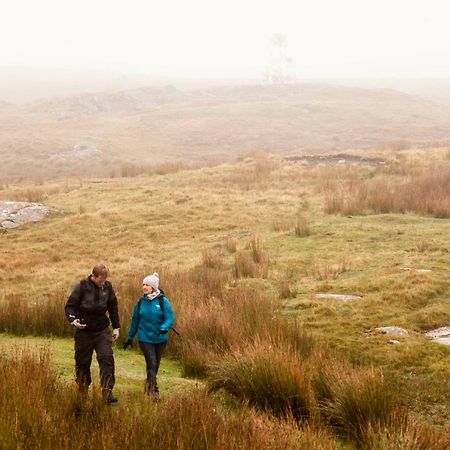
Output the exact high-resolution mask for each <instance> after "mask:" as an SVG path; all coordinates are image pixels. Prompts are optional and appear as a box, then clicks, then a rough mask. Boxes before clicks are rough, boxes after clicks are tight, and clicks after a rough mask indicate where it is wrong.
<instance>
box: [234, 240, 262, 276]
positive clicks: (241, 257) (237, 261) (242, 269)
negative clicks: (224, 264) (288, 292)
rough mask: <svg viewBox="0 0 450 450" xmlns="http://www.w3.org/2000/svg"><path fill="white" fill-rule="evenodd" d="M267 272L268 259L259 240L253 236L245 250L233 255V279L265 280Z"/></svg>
mask: <svg viewBox="0 0 450 450" xmlns="http://www.w3.org/2000/svg"><path fill="white" fill-rule="evenodd" d="M268 272H269V257H268V255H267V252H265V251H264V250H263V248H262V242H261V239H260V238H259V237H258V236H254V237H253V238H252V239H251V240H250V242H249V243H248V244H247V248H246V249H245V250H242V251H240V252H237V253H236V254H235V258H234V276H235V278H266V277H267V275H268Z"/></svg>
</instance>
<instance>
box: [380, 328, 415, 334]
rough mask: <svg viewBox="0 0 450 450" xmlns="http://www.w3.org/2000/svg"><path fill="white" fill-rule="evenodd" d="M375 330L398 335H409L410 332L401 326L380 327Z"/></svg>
mask: <svg viewBox="0 0 450 450" xmlns="http://www.w3.org/2000/svg"><path fill="white" fill-rule="evenodd" d="M375 330H377V331H379V332H381V333H384V334H393V335H397V336H408V335H409V333H408V331H407V330H405V329H404V328H400V327H378V328H375Z"/></svg>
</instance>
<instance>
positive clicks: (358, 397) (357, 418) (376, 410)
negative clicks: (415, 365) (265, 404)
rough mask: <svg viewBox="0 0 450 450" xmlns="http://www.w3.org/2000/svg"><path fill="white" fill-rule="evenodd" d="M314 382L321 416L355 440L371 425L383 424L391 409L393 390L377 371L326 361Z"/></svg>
mask: <svg viewBox="0 0 450 450" xmlns="http://www.w3.org/2000/svg"><path fill="white" fill-rule="evenodd" d="M314 385H315V391H316V395H317V400H318V403H319V409H320V412H321V414H322V416H323V417H324V418H325V420H326V421H327V422H328V423H329V424H331V425H332V426H333V427H334V428H335V429H337V430H338V431H339V432H340V433H342V434H343V435H345V436H348V437H350V438H352V439H353V440H354V441H356V442H357V443H361V442H363V441H364V438H365V435H366V433H367V431H368V430H369V429H370V428H371V427H377V426H385V425H387V424H388V423H389V420H390V418H391V417H392V414H393V412H394V404H395V403H394V395H393V392H392V391H391V390H390V389H389V388H388V386H387V385H386V384H385V382H384V379H383V375H382V373H381V372H380V371H377V370H374V369H358V370H357V369H353V368H352V367H350V366H348V365H345V364H343V363H342V362H338V361H328V363H327V365H326V366H324V367H323V368H322V369H321V370H320V371H318V372H317V373H316V379H315V381H314Z"/></svg>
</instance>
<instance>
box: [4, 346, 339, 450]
mask: <svg viewBox="0 0 450 450" xmlns="http://www.w3.org/2000/svg"><path fill="white" fill-rule="evenodd" d="M0 395H1V398H2V401H1V402H0V448H5V449H9V448H11V449H13V448H58V449H73V450H77V449H85V448H128V449H142V448H152V449H180V448H196V449H197V448H198V449H207V448H208V449H238V448H239V449H253V448H258V449H259V448H260V449H273V448H280V446H281V447H282V448H287V449H294V448H295V449H310V448H316V449H333V448H337V446H336V444H335V441H334V439H333V438H332V437H330V435H329V433H328V432H327V431H326V430H312V429H308V428H305V429H299V428H298V427H297V426H296V424H295V422H293V421H292V420H286V421H280V420H278V419H275V418H273V417H271V416H269V415H263V414H260V413H258V412H256V411H254V410H252V409H250V408H247V407H244V408H241V409H238V410H235V411H229V410H227V409H225V408H224V407H222V406H221V405H220V404H219V403H217V402H216V401H215V400H214V399H213V398H211V397H209V396H208V395H206V393H205V392H204V391H203V390H195V391H193V392H190V393H189V394H185V395H173V396H171V397H169V398H167V399H163V401H162V403H161V404H160V405H154V404H149V403H148V399H146V398H144V396H142V397H139V398H137V399H134V398H131V397H126V396H122V397H121V404H120V406H119V407H118V409H115V408H114V409H112V408H111V407H109V406H107V405H105V404H103V403H102V401H101V396H100V395H98V392H97V391H96V390H95V389H94V395H93V396H91V397H88V398H86V399H84V398H82V397H80V396H79V395H78V394H77V393H76V392H75V391H74V389H72V388H68V387H67V386H65V385H64V384H63V383H62V382H61V381H60V380H59V379H58V378H57V377H56V376H55V375H54V373H53V372H52V370H51V368H50V359H49V354H48V352H47V351H46V350H45V349H44V350H42V351H41V352H40V354H35V353H33V352H31V351H30V350H26V349H25V350H16V351H15V352H5V351H4V349H2V351H1V352H0Z"/></svg>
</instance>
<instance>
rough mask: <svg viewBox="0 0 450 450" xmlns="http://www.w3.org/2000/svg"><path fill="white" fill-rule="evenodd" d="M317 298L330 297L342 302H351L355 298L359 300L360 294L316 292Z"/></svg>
mask: <svg viewBox="0 0 450 450" xmlns="http://www.w3.org/2000/svg"><path fill="white" fill-rule="evenodd" d="M316 298H329V299H333V300H339V301H341V302H351V301H353V300H359V299H360V298H361V297H360V296H359V295H346V294H316Z"/></svg>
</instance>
